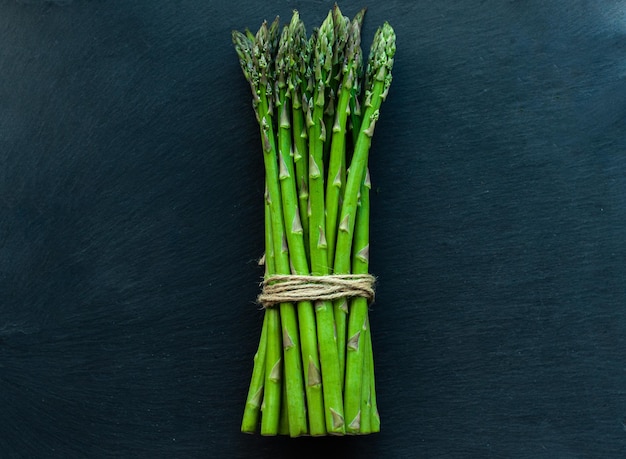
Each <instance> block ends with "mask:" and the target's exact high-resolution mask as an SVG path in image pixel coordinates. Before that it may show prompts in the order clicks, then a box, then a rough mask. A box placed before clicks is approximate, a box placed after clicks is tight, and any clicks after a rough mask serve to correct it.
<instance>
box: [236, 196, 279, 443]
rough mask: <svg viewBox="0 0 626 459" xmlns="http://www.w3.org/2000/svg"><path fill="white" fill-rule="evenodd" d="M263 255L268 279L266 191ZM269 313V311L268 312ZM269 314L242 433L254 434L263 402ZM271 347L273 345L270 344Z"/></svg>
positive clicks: (270, 259) (269, 232)
mask: <svg viewBox="0 0 626 459" xmlns="http://www.w3.org/2000/svg"><path fill="white" fill-rule="evenodd" d="M264 201H265V205H264V206H263V207H264V209H265V255H264V256H263V264H264V265H265V278H266V279H267V278H268V277H269V273H270V272H274V247H273V245H272V227H271V220H270V210H269V205H268V203H267V191H266V193H265V200H264ZM268 312H269V311H268ZM270 314H277V311H271V312H270ZM270 314H267V313H266V314H265V315H264V316H263V327H262V328H261V338H260V339H259V348H258V350H257V352H256V354H255V355H254V366H253V368H252V378H251V381H250V388H249V390H248V397H247V399H246V407H245V409H244V413H243V420H242V422H241V431H242V432H244V433H254V432H255V431H256V429H257V426H258V424H259V411H260V409H261V403H262V402H263V400H264V394H263V390H264V388H265V386H264V381H265V365H266V357H265V355H266V351H267V342H268V336H267V335H268V332H267V330H268V327H269V319H268V316H269V315H270ZM270 339H274V340H280V339H281V338H280V334H278V335H274V336H272V337H270ZM272 345H273V344H272ZM272 396H273V397H274V400H275V399H276V398H275V395H270V397H272Z"/></svg>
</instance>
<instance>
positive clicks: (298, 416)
mask: <svg viewBox="0 0 626 459" xmlns="http://www.w3.org/2000/svg"><path fill="white" fill-rule="evenodd" d="M233 41H234V43H235V48H236V50H237V53H238V54H239V57H240V63H241V67H242V70H243V72H244V75H245V76H246V77H247V78H248V81H249V82H250V85H251V87H252V89H253V91H252V92H253V106H254V107H255V109H256V114H257V119H258V120H259V127H260V133H261V140H262V145H263V160H264V164H265V173H266V183H267V189H268V205H269V209H270V219H271V231H272V242H273V245H274V263H275V269H276V273H277V274H288V273H290V267H289V256H288V251H287V247H286V244H285V227H284V221H283V213H282V208H281V207H282V205H281V194H280V187H279V185H278V163H277V154H276V139H275V135H274V121H273V111H274V108H273V104H272V97H271V95H272V85H271V82H272V81H273V78H274V75H273V66H272V65H271V63H272V61H273V58H274V54H275V49H276V45H277V42H278V20H275V21H274V22H273V23H272V25H271V26H269V27H268V26H267V23H265V22H264V23H263V24H262V26H261V28H260V29H259V31H258V32H257V34H256V35H255V36H254V40H252V37H251V34H250V33H247V34H245V35H244V34H242V33H240V32H237V31H235V32H233ZM270 274H274V273H270ZM279 309H280V323H277V321H270V324H269V325H270V326H269V329H268V333H269V332H270V330H274V328H275V327H276V326H278V327H280V326H281V325H282V330H281V331H282V336H283V339H282V358H283V359H284V366H285V372H284V373H285V375H284V379H285V381H284V383H285V384H286V387H287V403H288V405H289V406H288V410H287V411H288V414H289V432H290V435H291V436H299V435H302V434H305V433H307V423H306V411H305V402H304V385H303V377H302V364H301V360H300V359H301V357H300V342H299V341H300V340H299V333H298V323H297V317H296V311H295V308H294V305H293V304H291V303H281V304H280V306H279ZM273 316H274V314H272V315H271V317H273ZM271 355H272V356H273V353H272V354H271ZM271 355H270V348H269V347H268V350H267V357H266V359H267V360H268V364H267V366H266V372H267V373H268V374H271V373H272V371H274V372H278V371H279V370H276V369H280V361H276V362H272V361H270V357H271ZM269 367H271V368H269ZM268 368H269V369H268ZM279 389H280V387H279ZM266 390H267V389H266ZM279 394H280V392H279ZM263 418H265V415H264V416H263ZM263 418H262V424H261V431H262V433H264V429H263V421H264V419H263ZM277 428H278V426H276V430H277ZM273 429H274V426H272V427H271V430H269V428H268V430H266V431H265V433H266V434H268V435H271V434H275V433H276V432H275V431H273Z"/></svg>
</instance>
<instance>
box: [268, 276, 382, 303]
mask: <svg viewBox="0 0 626 459" xmlns="http://www.w3.org/2000/svg"><path fill="white" fill-rule="evenodd" d="M375 281H376V278H375V277H374V276H372V275H371V274H332V275H328V276H301V275H293V274H275V275H272V276H269V277H268V278H267V279H265V280H264V281H263V282H262V283H261V286H262V287H263V290H262V292H261V294H260V295H259V296H258V298H257V302H258V303H259V304H260V305H261V306H263V307H264V308H269V307H272V306H274V305H276V304H279V303H298V302H300V301H311V302H313V301H332V300H338V299H340V298H350V297H363V298H367V300H368V302H370V303H371V302H373V301H374V283H375Z"/></svg>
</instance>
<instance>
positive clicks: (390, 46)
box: [333, 23, 395, 274]
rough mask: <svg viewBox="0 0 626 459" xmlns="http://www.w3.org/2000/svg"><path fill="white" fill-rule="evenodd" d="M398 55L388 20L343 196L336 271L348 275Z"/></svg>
mask: <svg viewBox="0 0 626 459" xmlns="http://www.w3.org/2000/svg"><path fill="white" fill-rule="evenodd" d="M394 54H395V33H394V31H393V28H392V27H391V26H390V25H389V24H388V23H385V24H384V25H383V26H382V27H380V28H379V29H378V30H377V32H376V34H375V36H374V42H373V43H372V47H371V50H370V57H369V62H368V75H367V80H366V93H365V96H366V97H365V103H364V106H365V113H364V116H363V121H362V123H361V128H360V130H359V135H358V138H357V142H356V145H355V148H354V153H353V156H352V161H351V162H350V169H349V171H348V178H347V182H346V188H345V191H344V196H343V202H342V208H341V217H340V223H339V228H338V232H337V245H336V248H335V263H334V266H333V268H334V271H335V274H347V273H349V272H350V261H351V259H350V258H351V257H350V254H351V251H350V248H351V245H352V236H353V233H354V224H355V217H356V209H357V202H358V197H359V190H360V188H361V183H362V181H363V177H364V173H365V169H366V166H367V158H368V154H369V149H370V146H371V142H372V136H373V135H374V126H375V124H376V120H378V116H379V109H380V106H381V104H382V102H383V100H384V99H385V98H386V96H387V93H388V91H389V86H390V85H391V68H392V67H393V56H394Z"/></svg>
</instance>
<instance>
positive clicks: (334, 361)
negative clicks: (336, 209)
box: [309, 12, 345, 434]
mask: <svg viewBox="0 0 626 459" xmlns="http://www.w3.org/2000/svg"><path fill="white" fill-rule="evenodd" d="M333 40H334V30H333V16H332V12H329V13H328V16H327V17H326V19H325V20H324V22H323V23H322V25H321V26H320V29H319V33H318V36H317V41H316V46H315V50H314V53H313V56H312V58H313V62H312V63H311V67H312V70H313V73H314V94H313V97H312V101H313V108H312V110H313V111H312V113H311V123H310V127H309V199H310V208H311V213H310V216H309V246H310V255H311V272H312V274H314V275H320V276H323V275H327V274H328V258H327V253H326V249H327V243H326V236H325V229H326V222H325V220H326V219H325V208H324V164H323V155H324V141H325V140H326V129H325V125H324V103H325V90H326V85H327V84H328V83H329V81H328V78H329V75H330V70H331V67H332V52H333ZM310 105H311V104H309V107H310ZM315 311H316V316H317V330H318V340H319V345H320V362H321V364H322V387H323V391H324V402H325V412H326V429H327V431H328V432H329V433H338V434H343V433H344V432H345V421H344V416H343V399H342V398H343V397H342V387H341V379H340V369H339V355H338V350H337V342H336V339H335V323H334V322H335V321H334V317H333V309H332V303H331V302H330V301H316V302H315Z"/></svg>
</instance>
